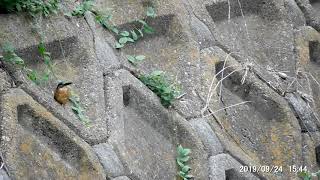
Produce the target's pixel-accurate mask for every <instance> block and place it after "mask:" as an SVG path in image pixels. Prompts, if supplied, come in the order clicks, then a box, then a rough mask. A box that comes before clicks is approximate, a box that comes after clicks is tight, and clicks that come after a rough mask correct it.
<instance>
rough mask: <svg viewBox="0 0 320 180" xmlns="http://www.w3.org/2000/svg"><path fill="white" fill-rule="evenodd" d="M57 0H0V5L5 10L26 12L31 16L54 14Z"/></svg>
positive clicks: (56, 10) (57, 3)
mask: <svg viewBox="0 0 320 180" xmlns="http://www.w3.org/2000/svg"><path fill="white" fill-rule="evenodd" d="M59 3H60V1H59V0H46V1H45V0H0V7H1V8H2V9H3V10H5V11H7V12H27V13H28V14H29V15H31V16H32V17H35V16H37V15H41V16H45V17H47V16H49V15H50V14H56V13H57V12H58V9H59Z"/></svg>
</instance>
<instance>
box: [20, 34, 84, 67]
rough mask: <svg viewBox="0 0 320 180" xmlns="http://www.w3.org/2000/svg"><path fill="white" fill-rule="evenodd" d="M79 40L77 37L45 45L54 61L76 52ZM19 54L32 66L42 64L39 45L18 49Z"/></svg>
mask: <svg viewBox="0 0 320 180" xmlns="http://www.w3.org/2000/svg"><path fill="white" fill-rule="evenodd" d="M77 42H78V39H77V37H76V36H72V37H68V38H65V39H62V40H55V41H52V42H49V43H46V44H45V47H46V50H47V51H48V52H50V54H51V58H52V59H62V58H63V57H64V56H65V57H68V56H70V55H71V53H72V52H74V51H75V47H74V46H75V44H77ZM62 50H63V51H62ZM17 54H18V55H19V56H20V57H21V58H22V59H25V60H28V61H27V62H29V63H30V64H32V65H35V64H38V63H39V62H42V61H43V60H42V58H41V57H40V54H39V50H38V45H34V46H30V47H28V48H24V49H18V50H17Z"/></svg>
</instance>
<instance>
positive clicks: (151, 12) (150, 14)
mask: <svg viewBox="0 0 320 180" xmlns="http://www.w3.org/2000/svg"><path fill="white" fill-rule="evenodd" d="M147 16H148V17H152V18H154V17H156V13H155V11H154V9H153V7H148V9H147Z"/></svg>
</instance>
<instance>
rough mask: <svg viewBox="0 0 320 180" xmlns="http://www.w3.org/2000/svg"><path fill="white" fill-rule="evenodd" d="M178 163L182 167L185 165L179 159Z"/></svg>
mask: <svg viewBox="0 0 320 180" xmlns="http://www.w3.org/2000/svg"><path fill="white" fill-rule="evenodd" d="M177 164H178V165H179V166H180V167H181V168H182V167H183V166H184V164H183V163H182V162H181V161H180V160H179V159H177Z"/></svg>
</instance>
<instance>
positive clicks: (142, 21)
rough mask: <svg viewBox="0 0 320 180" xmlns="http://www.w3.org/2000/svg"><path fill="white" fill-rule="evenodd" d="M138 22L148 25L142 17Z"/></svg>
mask: <svg viewBox="0 0 320 180" xmlns="http://www.w3.org/2000/svg"><path fill="white" fill-rule="evenodd" d="M138 22H139V23H141V24H142V25H143V26H146V25H148V24H147V23H146V22H145V21H144V20H141V19H139V20H138Z"/></svg>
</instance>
